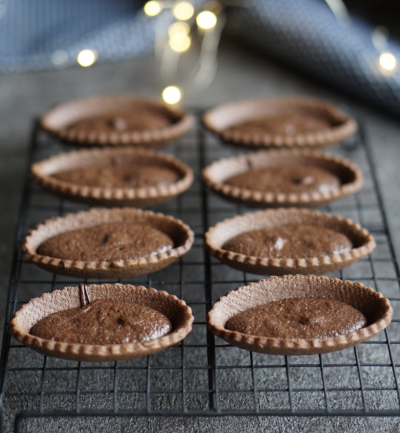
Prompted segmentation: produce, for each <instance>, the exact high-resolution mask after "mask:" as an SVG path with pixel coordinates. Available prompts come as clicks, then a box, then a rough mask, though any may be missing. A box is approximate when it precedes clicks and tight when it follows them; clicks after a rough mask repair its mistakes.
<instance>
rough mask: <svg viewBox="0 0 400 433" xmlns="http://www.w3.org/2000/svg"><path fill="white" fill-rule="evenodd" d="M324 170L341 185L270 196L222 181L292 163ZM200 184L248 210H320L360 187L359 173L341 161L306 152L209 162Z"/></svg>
mask: <svg viewBox="0 0 400 433" xmlns="http://www.w3.org/2000/svg"><path fill="white" fill-rule="evenodd" d="M302 162H303V163H307V165H312V166H316V167H319V168H323V169H326V170H327V171H330V172H331V173H333V174H335V175H337V176H338V177H339V178H340V180H341V183H342V185H341V186H340V188H339V189H338V190H332V191H328V192H323V193H321V192H313V193H308V192H303V193H299V194H296V193H283V192H280V193H274V192H268V191H256V190H251V189H246V188H240V187H237V186H232V185H229V184H227V183H225V180H227V179H229V178H230V177H232V176H235V175H237V174H241V173H244V172H246V171H248V170H249V169H253V168H267V167H270V166H274V165H281V164H282V165H287V164H292V163H300V164H301V163H302ZM202 180H203V182H204V183H205V184H206V185H207V186H208V187H209V188H211V189H212V190H213V191H215V192H216V193H217V194H219V195H220V196H222V197H223V198H225V199H227V200H230V201H233V202H236V203H245V204H247V205H251V206H302V207H304V206H310V207H311V206H322V205H325V204H327V203H329V202H331V201H332V200H337V199H339V198H342V197H345V196H346V195H349V194H353V193H355V192H356V191H358V190H359V189H360V188H361V186H362V181H363V178H362V173H361V171H360V170H359V169H358V167H357V166H356V165H355V164H353V163H352V162H350V161H349V160H347V159H345V158H341V157H338V156H336V155H329V154H322V153H319V152H316V151H307V150H275V151H274V150H269V151H264V150H261V151H259V152H251V153H248V154H246V155H240V156H237V157H231V158H223V159H220V160H219V161H216V162H213V163H212V164H210V165H209V166H207V167H206V168H204V169H203V171H202Z"/></svg>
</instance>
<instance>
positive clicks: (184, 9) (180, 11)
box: [172, 2, 194, 21]
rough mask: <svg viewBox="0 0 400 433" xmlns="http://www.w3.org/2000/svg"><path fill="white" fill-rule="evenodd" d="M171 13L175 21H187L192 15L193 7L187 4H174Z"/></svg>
mask: <svg viewBox="0 0 400 433" xmlns="http://www.w3.org/2000/svg"><path fill="white" fill-rule="evenodd" d="M172 12H173V14H174V17H175V18H176V19H177V20H181V21H187V20H189V19H190V18H192V16H193V14H194V7H193V5H191V4H190V3H189V2H179V3H176V4H175V6H174V7H173V9H172Z"/></svg>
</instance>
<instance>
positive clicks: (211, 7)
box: [204, 0, 222, 15]
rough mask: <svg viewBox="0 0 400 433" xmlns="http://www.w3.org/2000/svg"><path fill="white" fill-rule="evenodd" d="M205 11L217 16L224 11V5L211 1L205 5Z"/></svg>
mask: <svg viewBox="0 0 400 433" xmlns="http://www.w3.org/2000/svg"><path fill="white" fill-rule="evenodd" d="M204 10H205V11H211V12H214V13H215V15H218V14H219V13H221V11H222V4H221V3H220V2H219V1H215V0H211V1H209V2H207V3H206V4H205V5H204Z"/></svg>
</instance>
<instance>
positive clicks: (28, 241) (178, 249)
mask: <svg viewBox="0 0 400 433" xmlns="http://www.w3.org/2000/svg"><path fill="white" fill-rule="evenodd" d="M124 221H132V222H141V223H145V224H149V225H151V226H153V227H155V228H157V229H159V230H160V231H162V232H164V233H166V234H167V235H169V236H170V237H171V238H172V239H173V240H174V243H175V245H176V246H175V248H173V249H171V250H168V251H165V252H162V253H158V254H155V255H149V256H145V257H140V258H138V259H132V260H129V261H124V260H117V261H112V262H107V261H102V262H97V261H94V262H83V261H72V260H65V259H59V258H55V257H49V256H42V255H40V254H37V252H36V251H37V248H38V247H39V245H41V244H42V243H43V242H44V241H45V240H47V239H49V238H51V237H53V236H55V235H57V234H59V233H64V232H66V231H71V230H76V229H80V228H85V227H92V226H95V225H99V224H102V223H106V222H124ZM193 241H194V233H193V232H192V230H191V229H190V228H189V227H188V226H187V225H186V224H184V223H183V222H182V221H180V220H178V219H176V218H173V217H171V216H168V215H164V214H162V213H155V212H151V211H143V210H141V209H133V208H122V209H120V208H114V209H104V208H100V209H90V210H89V211H83V212H78V213H76V214H68V215H65V216H63V217H55V218H51V219H49V220H47V221H45V222H43V223H42V224H39V225H38V226H37V227H36V228H35V229H34V230H31V231H29V233H28V236H26V237H25V239H24V240H23V242H22V251H23V253H24V255H25V257H26V258H27V259H28V260H30V261H32V262H34V263H35V264H36V265H38V266H40V267H41V268H43V269H46V270H48V271H49V272H54V273H57V274H62V275H69V276H74V277H78V278H127V277H132V276H138V275H144V274H147V273H151V272H155V271H157V270H159V269H162V268H164V267H166V266H168V265H170V264H171V263H173V262H174V261H175V260H176V259H177V258H178V257H180V256H182V255H184V254H186V253H187V252H188V251H189V250H190V248H191V246H192V244H193Z"/></svg>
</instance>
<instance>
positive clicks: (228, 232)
mask: <svg viewBox="0 0 400 433" xmlns="http://www.w3.org/2000/svg"><path fill="white" fill-rule="evenodd" d="M205 248H206V250H207V251H208V252H209V253H210V254H211V255H212V256H214V257H216V258H217V259H218V260H220V261H221V262H223V263H225V264H227V265H229V266H231V267H233V268H235V269H238V270H241V271H244V272H251V273H254V274H261V275H285V274H310V273H315V274H323V273H327V272H333V271H335V270H339V269H342V268H344V267H346V266H349V265H351V264H352V263H354V262H356V261H358V260H360V259H361V258H362V257H365V256H366V255H367V254H369V253H370V252H371V251H372V250H373V249H374V248H375V241H374V239H373V237H372V235H371V234H370V233H369V232H368V231H367V230H366V229H364V228H362V227H361V226H360V225H359V224H357V223H354V222H353V221H351V220H350V219H345V218H341V217H339V216H335V215H331V214H329V213H324V212H319V211H309V210H306V209H268V210H264V211H256V212H253V213H247V214H244V215H240V216H236V217H233V218H229V219H226V220H224V221H222V222H219V223H217V224H216V225H215V226H213V227H211V228H210V229H209V230H208V231H207V233H206V234H205Z"/></svg>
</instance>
